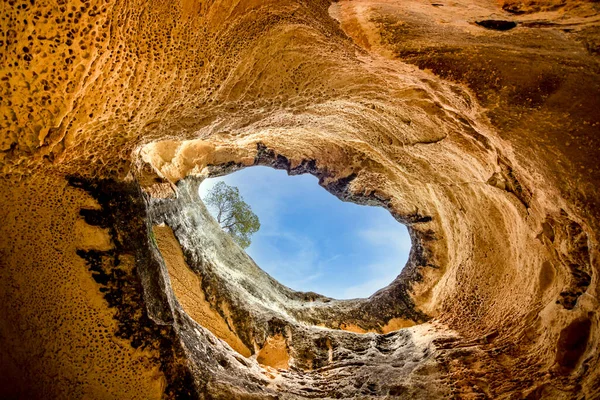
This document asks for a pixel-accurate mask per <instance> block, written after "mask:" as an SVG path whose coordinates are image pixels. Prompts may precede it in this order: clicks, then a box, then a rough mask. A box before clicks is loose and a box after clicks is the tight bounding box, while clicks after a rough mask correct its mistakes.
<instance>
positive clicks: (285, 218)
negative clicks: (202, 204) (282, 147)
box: [200, 167, 411, 299]
mask: <svg viewBox="0 0 600 400" xmlns="http://www.w3.org/2000/svg"><path fill="white" fill-rule="evenodd" d="M219 181H224V182H225V183H226V184H228V185H230V186H236V187H238V188H239V190H240V194H241V195H242V197H243V198H244V200H245V201H246V203H248V204H249V205H250V206H251V207H252V210H253V211H254V213H255V214H256V215H258V217H259V219H260V223H261V228H260V230H259V231H258V232H257V233H255V234H254V235H253V236H252V244H251V245H250V247H248V248H247V249H246V252H247V253H248V254H249V255H250V257H252V259H253V260H254V261H255V262H256V264H258V266H259V267H260V268H262V269H263V270H264V271H266V272H267V273H268V274H269V275H271V276H272V277H274V278H275V279H277V280H278V281H279V282H281V283H282V284H284V285H286V286H288V287H290V288H292V289H294V290H299V291H305V292H307V291H313V292H317V293H319V294H323V295H325V296H329V297H333V298H337V299H351V298H358V297H369V296H370V295H372V294H373V293H375V292H376V291H377V290H379V289H381V288H383V287H385V286H387V285H388V284H389V283H390V282H392V281H393V280H394V279H395V278H396V276H398V274H399V273H400V271H401V270H402V268H403V267H404V265H405V264H406V260H407V259H408V253H409V251H410V246H411V242H410V236H409V234H408V231H407V229H406V226H404V225H402V224H400V223H398V222H397V221H396V220H395V219H394V218H393V217H392V216H391V214H390V213H389V212H388V211H386V210H385V209H383V208H381V207H369V206H361V205H357V204H354V203H349V202H342V201H341V200H339V199H338V198H337V197H335V196H334V195H332V194H331V193H329V192H327V191H326V190H325V189H323V188H322V187H321V186H319V184H318V179H317V178H316V177H314V176H312V175H310V174H304V175H298V176H288V175H287V173H286V172H285V171H282V170H275V169H273V168H269V167H250V168H245V169H243V170H241V171H237V172H234V173H232V174H229V175H226V176H222V177H218V178H210V179H206V180H205V181H204V182H202V185H201V186H200V196H201V197H205V196H206V193H207V192H208V190H210V188H211V187H212V186H214V185H215V184H216V183H217V182H219Z"/></svg>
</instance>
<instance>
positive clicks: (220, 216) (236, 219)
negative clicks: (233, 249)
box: [204, 181, 260, 249]
mask: <svg viewBox="0 0 600 400" xmlns="http://www.w3.org/2000/svg"><path fill="white" fill-rule="evenodd" d="M204 203H206V205H207V206H208V208H209V210H211V212H212V214H213V216H214V217H215V219H216V220H217V222H218V223H219V225H221V228H222V229H223V230H224V231H225V232H227V233H229V234H230V235H231V237H232V239H233V240H234V241H235V242H236V243H237V244H239V245H240V247H242V248H243V249H245V248H246V247H248V246H250V236H252V235H253V234H254V233H256V232H258V230H259V229H260V221H259V220H258V217H257V216H256V214H254V213H253V212H252V209H251V208H250V206H249V205H248V203H246V202H245V201H244V199H243V198H242V196H241V195H240V191H239V189H238V188H236V187H235V186H229V185H227V184H226V183H225V182H223V181H221V182H219V183H217V184H216V185H215V186H213V187H212V188H211V189H210V190H209V191H208V194H207V195H206V196H205V197H204Z"/></svg>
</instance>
